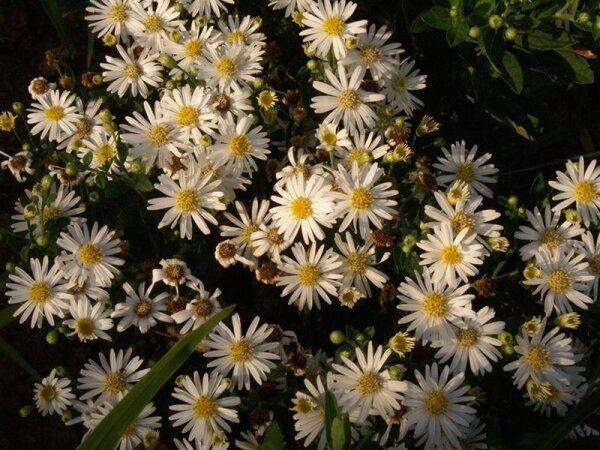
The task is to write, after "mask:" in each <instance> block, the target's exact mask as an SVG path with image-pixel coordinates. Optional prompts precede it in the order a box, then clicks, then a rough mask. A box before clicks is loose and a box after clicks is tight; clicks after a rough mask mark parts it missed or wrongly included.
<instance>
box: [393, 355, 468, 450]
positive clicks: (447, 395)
mask: <svg viewBox="0 0 600 450" xmlns="http://www.w3.org/2000/svg"><path fill="white" fill-rule="evenodd" d="M449 376H450V369H449V368H448V367H447V366H446V367H444V369H443V370H442V373H441V374H439V372H438V366H437V364H436V363H433V365H431V366H429V365H428V366H425V376H423V375H421V373H420V372H419V371H415V377H416V379H417V383H418V384H414V383H410V382H409V383H408V388H407V391H406V394H405V398H404V401H403V402H402V404H403V406H406V407H408V412H407V413H406V418H407V420H408V424H409V426H414V428H415V438H417V439H418V440H417V445H423V444H425V447H424V448H425V449H426V450H433V449H436V448H443V449H446V448H461V444H460V441H459V440H460V439H461V438H463V437H464V435H465V433H466V430H467V429H468V428H469V426H470V425H471V424H472V423H473V421H474V420H475V417H476V415H475V414H476V411H475V409H473V408H471V407H470V406H467V404H468V403H469V402H471V401H472V400H474V398H473V397H471V396H469V395H466V394H467V392H468V390H469V389H470V388H471V387H470V386H465V385H463V382H464V380H465V376H464V374H462V373H459V374H458V375H455V376H454V377H453V378H450V380H449V379H448V378H449Z"/></svg>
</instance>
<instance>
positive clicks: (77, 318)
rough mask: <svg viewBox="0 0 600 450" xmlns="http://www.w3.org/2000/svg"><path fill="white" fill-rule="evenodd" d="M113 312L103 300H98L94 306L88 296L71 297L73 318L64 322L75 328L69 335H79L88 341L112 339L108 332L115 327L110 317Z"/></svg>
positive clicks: (70, 310) (70, 312)
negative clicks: (77, 298) (76, 298)
mask: <svg viewBox="0 0 600 450" xmlns="http://www.w3.org/2000/svg"><path fill="white" fill-rule="evenodd" d="M111 312H112V310H111V309H107V308H106V305H105V304H104V303H103V302H96V303H95V304H94V305H93V306H92V304H91V302H90V301H89V300H88V299H87V298H82V299H80V300H75V299H71V305H70V307H69V314H70V315H71V317H72V318H71V319H68V320H65V321H64V322H63V323H64V324H65V325H66V326H67V327H69V328H71V329H72V330H73V332H71V333H69V334H68V335H69V336H74V335H77V337H78V338H79V340H80V341H83V342H86V341H89V340H94V339H98V338H100V339H105V340H107V341H111V340H112V338H111V337H110V335H109V334H108V333H106V331H108V330H110V329H111V328H112V327H113V321H112V320H111V319H110V314H111Z"/></svg>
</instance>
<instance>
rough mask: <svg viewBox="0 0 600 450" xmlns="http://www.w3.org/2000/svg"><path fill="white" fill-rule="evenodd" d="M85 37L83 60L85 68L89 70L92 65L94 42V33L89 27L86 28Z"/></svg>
mask: <svg viewBox="0 0 600 450" xmlns="http://www.w3.org/2000/svg"><path fill="white" fill-rule="evenodd" d="M87 39H88V41H87V58H86V60H85V64H86V65H85V67H86V68H87V70H90V67H91V66H92V57H93V56H94V43H95V41H96V35H95V34H94V33H92V29H91V28H88V34H87Z"/></svg>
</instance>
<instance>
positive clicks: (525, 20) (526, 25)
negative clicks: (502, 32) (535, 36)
mask: <svg viewBox="0 0 600 450" xmlns="http://www.w3.org/2000/svg"><path fill="white" fill-rule="evenodd" d="M507 22H508V24H509V25H510V26H511V27H514V28H516V29H517V30H530V29H532V28H536V27H538V26H539V25H540V23H541V22H540V21H539V19H536V18H535V17H533V16H529V15H524V14H516V15H514V16H510V17H509V18H508V20H507Z"/></svg>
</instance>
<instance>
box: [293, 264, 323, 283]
mask: <svg viewBox="0 0 600 450" xmlns="http://www.w3.org/2000/svg"><path fill="white" fill-rule="evenodd" d="M320 279H321V271H320V270H319V268H318V267H317V266H314V265H312V264H305V265H304V266H301V267H300V269H299V270H298V280H299V281H300V284H301V285H302V286H314V285H315V284H318V283H319V280H320Z"/></svg>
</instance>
